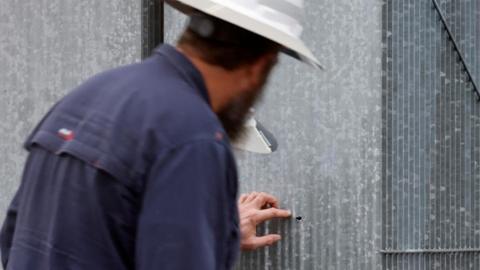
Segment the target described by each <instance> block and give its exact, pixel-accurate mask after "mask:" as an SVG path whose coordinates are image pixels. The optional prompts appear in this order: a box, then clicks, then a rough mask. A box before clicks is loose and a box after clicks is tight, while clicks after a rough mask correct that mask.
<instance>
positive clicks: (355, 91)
mask: <svg viewBox="0 0 480 270" xmlns="http://www.w3.org/2000/svg"><path fill="white" fill-rule="evenodd" d="M381 4H382V2H381V1H378V0H353V1H352V0H329V1H318V0H306V1H305V5H306V12H305V18H304V21H305V22H307V23H306V26H305V32H304V39H305V40H306V42H307V44H309V45H310V47H311V48H312V50H313V51H314V52H315V54H316V55H318V57H319V58H320V59H322V60H323V62H324V64H325V66H326V67H327V71H325V72H321V71H316V70H313V69H311V68H310V67H308V66H306V65H304V64H301V63H298V62H296V61H295V60H292V59H290V58H288V57H282V58H281V61H280V65H279V67H278V68H277V69H276V70H275V72H274V74H273V76H272V78H271V80H270V85H269V87H268V90H267V94H266V96H265V99H264V102H262V104H261V105H260V106H259V107H258V108H257V109H258V113H257V116H258V118H259V120H260V121H262V123H263V124H265V126H267V127H268V128H269V129H270V130H271V131H272V132H273V133H274V134H275V135H276V137H277V138H278V140H279V143H280V147H279V150H278V152H276V153H274V154H272V155H270V156H262V155H256V154H249V153H240V152H239V153H237V154H238V161H239V167H240V169H239V171H240V181H241V187H242V190H243V191H244V192H245V191H253V190H260V191H267V192H271V193H273V194H274V195H277V196H278V197H279V198H280V200H281V203H282V205H283V206H284V207H286V208H289V209H292V210H293V211H294V214H295V215H299V216H302V217H303V220H302V221H300V222H297V221H295V220H289V221H282V222H278V223H277V222H274V223H271V224H269V225H268V226H266V227H263V228H261V229H260V230H261V233H266V232H279V233H281V234H282V235H283V237H284V240H283V241H282V242H281V244H279V245H277V246H274V247H271V248H267V249H264V250H261V251H259V252H254V253H246V254H244V255H243V256H242V260H241V262H240V263H239V266H238V269H242V270H257V269H281V270H288V269H291V270H307V269H308V270H314V269H322V270H330V269H339V270H372V269H380V268H381V260H380V256H379V255H378V252H377V251H378V250H379V249H380V244H381V241H380V240H381V233H380V232H381V224H380V222H381V211H380V207H381V205H380V202H381V195H380V191H381V135H382V134H381V117H382V113H381V93H382V90H381V56H382V47H381V30H382V27H381V25H382V24H381V11H382V7H381ZM181 18H183V16H181V15H180V14H179V13H178V12H174V11H172V10H171V9H170V8H169V9H167V12H166V23H165V31H166V40H167V41H169V42H173V41H174V40H175V38H176V36H177V34H178V33H179V32H180V31H181V29H183V25H184V24H183V22H184V20H183V19H181Z"/></svg>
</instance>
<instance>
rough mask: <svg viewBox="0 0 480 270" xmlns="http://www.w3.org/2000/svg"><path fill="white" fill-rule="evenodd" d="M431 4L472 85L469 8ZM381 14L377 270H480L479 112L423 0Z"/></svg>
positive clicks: (473, 42)
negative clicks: (380, 253) (452, 39)
mask: <svg viewBox="0 0 480 270" xmlns="http://www.w3.org/2000/svg"><path fill="white" fill-rule="evenodd" d="M438 2H439V4H440V7H441V9H442V11H443V13H444V14H445V15H446V17H447V21H448V23H449V25H450V28H451V29H452V31H453V34H454V36H455V38H456V41H457V43H458V44H459V46H460V49H461V50H462V52H463V53H464V55H465V58H466V60H467V63H468V65H469V67H470V68H471V71H472V74H473V76H474V77H475V78H478V77H480V76H478V72H479V59H478V58H479V55H478V50H479V49H480V48H479V47H478V46H480V44H479V36H480V32H479V30H480V29H478V22H479V20H478V19H477V18H478V15H479V10H478V8H479V6H478V1H476V0H461V1H451V0H442V1H438ZM384 13H386V15H384V29H383V31H384V33H383V35H384V60H383V61H384V65H383V67H384V76H385V78H384V79H383V87H384V92H383V93H384V94H383V95H384V96H383V101H382V102H383V108H384V113H383V124H384V126H383V129H384V130H383V134H384V136H385V137H384V138H383V151H384V153H383V163H384V166H383V176H384V177H383V185H382V187H383V188H382V191H383V200H382V201H383V204H384V205H383V217H382V221H383V227H382V232H383V233H382V237H383V243H382V248H383V250H384V251H386V253H385V254H384V255H383V260H382V262H383V269H388V270H393V269H439V270H440V269H445V270H451V269H462V270H463V269H480V264H479V263H480V259H479V258H480V252H462V251H461V250H462V249H480V206H479V202H480V168H479V167H480V166H479V165H480V164H479V163H480V139H479V136H480V117H479V106H480V104H479V103H477V102H475V98H476V96H475V94H474V93H473V92H472V86H471V84H469V83H468V82H467V80H466V75H465V73H464V72H463V71H462V67H461V65H460V63H459V61H458V57H457V55H456V54H455V52H454V50H453V46H452V43H451V42H450V41H449V40H448V36H447V34H446V33H445V31H443V29H442V24H441V22H440V21H439V17H438V14H437V13H436V11H435V10H434V9H433V4H432V2H431V0H421V1H416V0H407V1H395V0H387V1H386V2H385V8H384ZM394 250H395V251H398V252H399V253H395V254H392V253H389V251H394ZM425 250H439V251H443V252H444V253H426V252H423V251H425ZM454 250H456V251H454ZM449 251H450V252H449ZM401 252H413V253H401Z"/></svg>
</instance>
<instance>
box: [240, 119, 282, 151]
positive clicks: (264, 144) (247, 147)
mask: <svg viewBox="0 0 480 270" xmlns="http://www.w3.org/2000/svg"><path fill="white" fill-rule="evenodd" d="M268 137H270V138H268ZM232 145H233V147H234V148H236V149H238V150H243V151H248V152H253V153H259V154H270V153H272V152H274V151H275V150H276V142H275V141H274V138H272V136H271V135H270V134H267V132H266V131H265V130H264V128H263V127H262V126H261V125H260V124H259V123H258V122H257V121H256V120H255V119H254V118H253V117H251V118H250V119H248V121H247V122H246V123H245V134H244V135H243V136H242V137H241V138H240V139H238V140H237V141H236V142H233V143H232Z"/></svg>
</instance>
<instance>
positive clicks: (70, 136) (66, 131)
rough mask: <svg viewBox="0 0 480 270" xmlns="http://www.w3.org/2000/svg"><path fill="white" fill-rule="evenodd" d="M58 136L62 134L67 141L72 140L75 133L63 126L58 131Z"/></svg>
mask: <svg viewBox="0 0 480 270" xmlns="http://www.w3.org/2000/svg"><path fill="white" fill-rule="evenodd" d="M58 136H60V137H61V138H62V139H64V140H65V141H71V140H73V139H74V138H75V133H73V131H71V130H70V129H66V128H62V129H60V130H59V131H58Z"/></svg>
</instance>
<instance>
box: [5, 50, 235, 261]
mask: <svg viewBox="0 0 480 270" xmlns="http://www.w3.org/2000/svg"><path fill="white" fill-rule="evenodd" d="M26 148H27V149H28V150H29V151H30V153H29V157H28V160H27V163H26V166H25V169H24V174H23V178H22V182H21V184H20V187H19V190H18V191H17V193H16V195H15V198H14V199H13V201H12V203H11V205H10V207H9V209H8V213H7V218H6V220H5V223H4V225H3V228H2V233H1V238H0V247H1V255H2V263H3V266H4V267H5V268H6V269H8V270H56V269H58V270H66V269H69V270H80V269H85V270H97V269H98V270H107V269H108V270H123V269H137V270H153V269H162V270H173V269H185V270H187V269H188V270H193V269H196V270H197V269H198V270H202V269H203V270H215V269H222V270H223V269H231V267H232V265H233V263H234V261H235V258H236V256H237V253H238V250H239V231H238V213H237V206H236V196H237V172H236V165H235V161H234V158H233V156H232V152H231V149H230V145H229V142H228V138H227V136H226V133H225V131H224V129H223V128H222V126H221V123H220V122H219V120H218V118H217V116H216V114H215V113H214V112H213V111H212V109H211V106H210V104H209V97H208V94H207V90H206V86H205V83H204V81H203V78H202V76H201V74H200V72H199V71H198V70H197V69H196V68H195V67H194V66H193V64H192V63H191V62H190V61H189V60H188V59H187V58H186V57H185V56H184V55H183V54H181V53H179V52H178V51H177V50H176V49H175V48H173V47H171V46H168V45H164V46H162V47H160V48H158V49H157V50H156V51H155V53H154V55H153V56H152V57H150V58H148V59H146V60H145V61H143V62H141V63H138V64H133V65H129V66H126V67H121V68H118V69H114V70H111V71H107V72H104V73H102V74H99V75H97V76H95V77H93V78H91V79H90V80H88V81H87V82H86V83H84V84H82V85H81V86H80V87H78V88H77V89H75V90H74V91H72V92H71V93H70V94H69V95H67V96H66V97H64V98H63V99H62V100H60V101H59V102H58V103H57V104H56V105H55V106H54V107H53V108H52V109H51V110H50V112H49V113H48V114H47V115H46V116H45V117H44V119H43V120H42V121H41V123H40V124H39V125H38V126H37V127H36V129H35V130H34V131H33V132H32V134H31V135H30V137H29V138H28V140H27V142H26Z"/></svg>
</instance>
